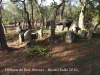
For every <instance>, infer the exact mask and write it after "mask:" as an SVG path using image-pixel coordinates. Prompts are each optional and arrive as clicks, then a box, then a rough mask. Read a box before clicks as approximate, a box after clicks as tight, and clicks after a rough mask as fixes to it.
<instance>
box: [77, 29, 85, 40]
mask: <svg viewBox="0 0 100 75" xmlns="http://www.w3.org/2000/svg"><path fill="white" fill-rule="evenodd" d="M86 34H87V33H86V31H84V30H79V31H78V35H79V37H80V38H85V37H86Z"/></svg>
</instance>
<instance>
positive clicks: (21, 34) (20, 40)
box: [19, 32, 24, 43]
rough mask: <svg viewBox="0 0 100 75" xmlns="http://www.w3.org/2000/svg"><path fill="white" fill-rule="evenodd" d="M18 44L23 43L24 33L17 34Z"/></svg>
mask: <svg viewBox="0 0 100 75" xmlns="http://www.w3.org/2000/svg"><path fill="white" fill-rule="evenodd" d="M19 42H20V43H22V42H24V32H21V33H19Z"/></svg>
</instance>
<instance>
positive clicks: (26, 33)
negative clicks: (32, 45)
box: [24, 29, 32, 41]
mask: <svg viewBox="0 0 100 75" xmlns="http://www.w3.org/2000/svg"><path fill="white" fill-rule="evenodd" d="M24 39H25V41H30V40H31V39H32V38H31V30H30V29H29V30H27V31H26V32H25V33H24Z"/></svg>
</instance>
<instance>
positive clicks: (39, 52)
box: [25, 45, 50, 58]
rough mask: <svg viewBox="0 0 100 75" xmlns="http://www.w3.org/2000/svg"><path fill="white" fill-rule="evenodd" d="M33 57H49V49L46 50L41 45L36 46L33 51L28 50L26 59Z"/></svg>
mask: <svg viewBox="0 0 100 75" xmlns="http://www.w3.org/2000/svg"><path fill="white" fill-rule="evenodd" d="M33 56H38V57H39V56H46V57H49V56H50V54H49V53H47V49H46V48H43V47H41V46H39V45H35V46H34V47H33V48H32V49H30V50H28V51H27V52H26V55H25V57H26V58H28V57H29V58H32V57H33Z"/></svg>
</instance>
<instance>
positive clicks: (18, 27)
mask: <svg viewBox="0 0 100 75" xmlns="http://www.w3.org/2000/svg"><path fill="white" fill-rule="evenodd" d="M21 32H22V27H21V26H20V22H18V23H17V28H16V33H17V34H19V33H21Z"/></svg>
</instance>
